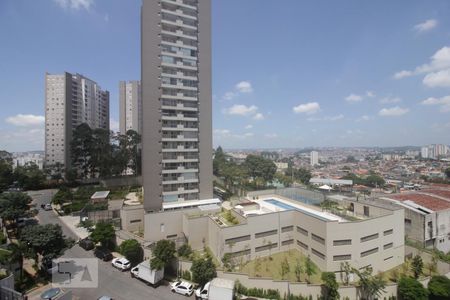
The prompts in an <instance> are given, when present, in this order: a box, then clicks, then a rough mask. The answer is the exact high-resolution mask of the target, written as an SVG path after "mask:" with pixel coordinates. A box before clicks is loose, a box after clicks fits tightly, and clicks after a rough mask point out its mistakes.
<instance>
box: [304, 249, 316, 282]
mask: <svg viewBox="0 0 450 300" xmlns="http://www.w3.org/2000/svg"><path fill="white" fill-rule="evenodd" d="M305 273H306V275H307V276H308V282H311V276H312V275H314V274H316V266H315V265H314V263H313V261H312V260H311V258H310V257H309V255H308V257H307V258H306V261H305Z"/></svg>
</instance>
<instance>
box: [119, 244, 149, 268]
mask: <svg viewBox="0 0 450 300" xmlns="http://www.w3.org/2000/svg"><path fill="white" fill-rule="evenodd" d="M119 250H120V253H121V254H122V255H123V256H125V257H126V258H127V259H128V260H129V261H130V263H131V266H133V267H134V266H135V265H137V264H139V263H140V262H142V261H143V260H144V249H142V247H141V244H139V242H138V241H137V240H135V239H131V240H126V241H123V242H122V244H120V246H119Z"/></svg>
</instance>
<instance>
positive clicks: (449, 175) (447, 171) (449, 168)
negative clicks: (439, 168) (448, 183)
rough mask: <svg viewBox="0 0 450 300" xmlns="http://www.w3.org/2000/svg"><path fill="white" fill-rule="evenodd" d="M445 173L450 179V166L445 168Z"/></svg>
mask: <svg viewBox="0 0 450 300" xmlns="http://www.w3.org/2000/svg"><path fill="white" fill-rule="evenodd" d="M444 173H445V176H447V178H448V179H450V167H448V168H447V169H445V171H444Z"/></svg>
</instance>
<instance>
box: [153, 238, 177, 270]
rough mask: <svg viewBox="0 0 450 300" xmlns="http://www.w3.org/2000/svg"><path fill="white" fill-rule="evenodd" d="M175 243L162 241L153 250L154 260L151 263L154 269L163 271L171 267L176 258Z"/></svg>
mask: <svg viewBox="0 0 450 300" xmlns="http://www.w3.org/2000/svg"><path fill="white" fill-rule="evenodd" d="M175 252H176V250H175V243H174V242H173V241H169V240H160V241H158V242H157V243H156V246H155V249H153V255H154V257H153V259H152V260H151V262H150V265H151V267H152V269H162V268H165V267H167V266H168V265H169V263H170V262H171V261H172V259H173V258H174V257H175Z"/></svg>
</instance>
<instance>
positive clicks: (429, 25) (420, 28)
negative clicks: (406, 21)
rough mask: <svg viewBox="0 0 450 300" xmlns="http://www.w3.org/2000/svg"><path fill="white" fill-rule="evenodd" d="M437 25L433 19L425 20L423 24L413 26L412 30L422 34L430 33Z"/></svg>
mask: <svg viewBox="0 0 450 300" xmlns="http://www.w3.org/2000/svg"><path fill="white" fill-rule="evenodd" d="M437 25H438V21H437V20H434V19H430V20H426V21H425V22H423V23H419V24H417V25H415V26H414V30H415V31H417V32H419V33H422V32H426V31H430V30H431V29H433V28H435V27H436V26H437Z"/></svg>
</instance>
